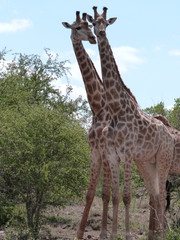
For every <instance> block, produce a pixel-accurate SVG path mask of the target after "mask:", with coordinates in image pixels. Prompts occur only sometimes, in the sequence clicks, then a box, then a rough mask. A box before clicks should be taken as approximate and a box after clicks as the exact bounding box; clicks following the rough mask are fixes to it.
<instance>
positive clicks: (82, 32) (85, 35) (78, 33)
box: [62, 11, 96, 44]
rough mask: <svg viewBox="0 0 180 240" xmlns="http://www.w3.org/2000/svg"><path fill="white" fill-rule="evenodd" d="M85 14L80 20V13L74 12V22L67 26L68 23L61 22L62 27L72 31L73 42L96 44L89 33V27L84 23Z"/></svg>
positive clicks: (90, 32) (93, 37)
mask: <svg viewBox="0 0 180 240" xmlns="http://www.w3.org/2000/svg"><path fill="white" fill-rule="evenodd" d="M86 15H87V14H86V13H83V15H82V18H80V12H79V11H77V12H76V20H75V21H74V22H73V23H72V24H69V23H68V22H62V24H63V26H64V27H66V28H69V29H71V30H72V32H71V38H72V40H73V41H79V40H80V41H89V42H90V43H91V44H95V43H96V39H95V36H94V35H93V33H92V31H91V27H92V26H91V25H89V24H88V22H87V21H86Z"/></svg>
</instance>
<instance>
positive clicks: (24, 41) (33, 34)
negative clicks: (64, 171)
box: [0, 0, 180, 108]
mask: <svg viewBox="0 0 180 240" xmlns="http://www.w3.org/2000/svg"><path fill="white" fill-rule="evenodd" d="M93 6H97V7H98V10H99V12H100V13H101V12H102V7H104V6H106V7H108V13H107V17H108V18H110V17H117V21H116V22H115V23H114V24H113V25H111V26H109V27H108V29H107V37H108V39H109V42H110V44H111V47H112V50H113V52H114V56H115V58H116V61H117V64H118V68H119V71H120V73H121V75H122V78H123V80H124V82H125V84H126V85H127V86H128V87H129V88H130V89H131V91H132V92H133V93H134V95H135V97H136V98H137V101H138V103H139V105H140V107H141V108H145V107H150V106H153V105H155V104H157V103H159V102H160V101H163V102H164V103H165V107H171V106H172V105H173V104H174V99H175V98H179V97H180V27H179V23H180V1H179V0H172V1H169V0H158V1H157V0H151V1H145V0H136V1H135V0H126V1H125V0H118V1H117V0H96V1H95V0H92V1H85V0H76V1H75V0H65V1H63V0H31V1H30V0H26V1H25V0H0V50H2V49H3V48H4V47H6V48H7V49H8V50H10V49H11V50H12V52H19V53H26V54H32V53H33V54H38V55H40V56H42V57H43V56H44V48H49V49H50V50H51V51H52V52H54V53H58V54H59V55H60V60H67V59H68V60H70V62H71V64H70V67H71V75H69V80H68V81H69V83H70V84H71V85H72V86H73V89H74V90H73V94H72V97H76V96H78V95H79V94H81V95H82V96H83V97H85V96H86V93H85V90H84V85H83V82H82V78H81V74H80V71H79V67H78V65H77V61H76V59H75V56H74V52H73V48H72V43H71V39H70V30H68V29H65V28H64V27H63V25H62V24H61V22H63V21H67V22H69V23H72V22H73V21H74V20H75V12H76V11H77V10H79V11H80V12H81V13H83V12H88V13H89V14H91V15H93V11H92V7H93ZM84 46H85V48H86V49H87V51H88V53H89V55H90V57H91V58H92V60H93V62H94V63H95V66H96V67H97V70H98V72H99V74H101V73H100V72H101V71H100V61H99V54H98V47H97V45H90V44H89V43H84ZM55 85H56V87H58V88H60V89H61V91H62V92H64V91H65V86H66V85H67V80H66V79H65V78H64V79H60V80H59V81H56V83H55Z"/></svg>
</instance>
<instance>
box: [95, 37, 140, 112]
mask: <svg viewBox="0 0 180 240" xmlns="http://www.w3.org/2000/svg"><path fill="white" fill-rule="evenodd" d="M98 47H99V53H100V59H101V69H102V79H103V83H104V89H105V93H106V99H107V103H108V106H109V108H110V110H111V112H112V114H118V113H119V112H120V111H121V110H123V109H125V108H126V107H127V105H131V104H133V105H135V107H138V104H137V101H136V98H135V97H134V95H133V94H132V93H131V91H130V89H129V88H127V87H126V85H125V84H124V82H123V80H122V78H121V76H120V73H119V70H118V67H117V64H116V61H115V59H114V56H113V52H112V49H111V47H110V44H109V41H108V39H107V38H106V36H105V37H104V38H101V39H100V38H98Z"/></svg>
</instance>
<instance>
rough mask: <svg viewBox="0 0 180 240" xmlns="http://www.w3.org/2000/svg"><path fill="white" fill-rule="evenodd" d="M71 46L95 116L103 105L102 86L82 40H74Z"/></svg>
mask: <svg viewBox="0 0 180 240" xmlns="http://www.w3.org/2000/svg"><path fill="white" fill-rule="evenodd" d="M73 48H74V52H75V55H76V59H77V61H78V64H79V68H80V71H81V74H82V78H83V81H84V85H85V88H86V94H87V98H88V102H89V105H90V108H91V111H92V113H93V115H94V116H95V115H97V114H98V113H99V111H100V109H102V108H103V107H104V105H105V94H104V87H103V84H102V81H101V79H100V77H99V75H98V73H97V71H96V69H95V67H94V64H93V62H92V61H91V59H90V57H89V55H88V54H87V52H86V51H85V49H84V47H83V44H82V42H81V41H77V40H76V41H74V42H73Z"/></svg>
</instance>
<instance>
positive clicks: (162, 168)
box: [157, 137, 174, 239]
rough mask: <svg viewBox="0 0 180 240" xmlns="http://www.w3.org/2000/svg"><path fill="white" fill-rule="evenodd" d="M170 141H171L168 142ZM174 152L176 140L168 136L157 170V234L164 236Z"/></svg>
mask: <svg viewBox="0 0 180 240" xmlns="http://www.w3.org/2000/svg"><path fill="white" fill-rule="evenodd" d="M168 141H169V142H168ZM173 154H174V141H173V140H172V139H171V137H170V138H167V139H166V141H165V143H164V144H163V145H162V146H161V148H160V149H159V152H158V154H157V171H158V177H159V197H158V201H157V217H158V223H157V234H158V237H160V238H161V239H163V238H164V219H165V201H166V181H167V177H168V173H169V169H170V165H171V162H172V159H173Z"/></svg>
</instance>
